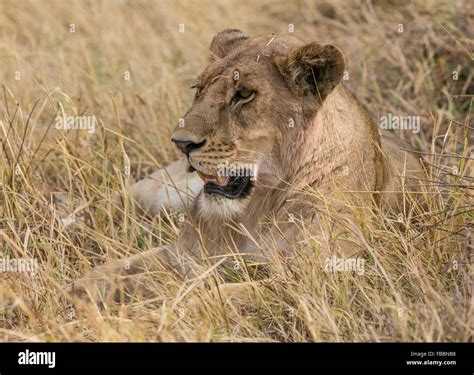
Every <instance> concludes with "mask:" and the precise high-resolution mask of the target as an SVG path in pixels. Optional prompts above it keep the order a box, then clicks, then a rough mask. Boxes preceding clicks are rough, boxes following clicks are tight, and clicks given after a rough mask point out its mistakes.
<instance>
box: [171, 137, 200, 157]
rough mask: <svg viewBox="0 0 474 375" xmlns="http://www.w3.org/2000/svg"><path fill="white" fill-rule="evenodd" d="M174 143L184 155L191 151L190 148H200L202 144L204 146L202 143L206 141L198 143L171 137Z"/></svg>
mask: <svg viewBox="0 0 474 375" xmlns="http://www.w3.org/2000/svg"><path fill="white" fill-rule="evenodd" d="M171 140H172V141H173V142H174V144H175V145H176V146H177V147H178V148H179V149H180V150H181V151H182V152H184V153H185V154H186V155H189V153H190V152H191V151H192V150H196V149H198V148H201V147H202V146H204V143H206V141H205V140H204V141H202V142H200V143H194V142H192V141H182V140H180V139H171Z"/></svg>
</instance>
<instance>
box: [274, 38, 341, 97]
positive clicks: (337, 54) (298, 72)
mask: <svg viewBox="0 0 474 375" xmlns="http://www.w3.org/2000/svg"><path fill="white" fill-rule="evenodd" d="M275 63H276V65H277V67H278V70H279V71H280V73H281V74H282V75H283V76H284V77H285V79H286V81H287V83H288V85H289V86H290V88H292V89H293V90H294V91H295V93H297V94H299V95H308V94H313V95H316V96H319V97H320V98H321V100H324V99H325V98H326V96H328V95H329V94H330V93H331V91H332V90H333V89H334V87H336V86H337V85H338V84H339V82H340V81H341V78H342V76H343V74H344V69H345V66H346V64H345V61H344V54H343V53H342V51H341V50H340V49H339V48H337V47H335V46H333V45H330V44H326V45H323V44H320V43H310V44H307V45H305V46H303V47H298V48H295V49H294V50H292V51H291V52H290V53H289V55H287V56H278V57H276V58H275Z"/></svg>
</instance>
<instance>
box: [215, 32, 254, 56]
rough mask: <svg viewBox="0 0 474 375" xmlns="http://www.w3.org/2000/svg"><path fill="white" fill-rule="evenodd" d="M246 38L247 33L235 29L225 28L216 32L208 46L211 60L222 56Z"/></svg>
mask: <svg viewBox="0 0 474 375" xmlns="http://www.w3.org/2000/svg"><path fill="white" fill-rule="evenodd" d="M248 38H249V37H248V35H246V34H244V33H243V32H242V31H240V30H237V29H227V30H224V31H221V32H220V33H217V34H216V35H215V36H214V38H213V39H212V42H211V46H210V47H209V49H210V59H211V61H213V60H217V59H221V58H223V57H224V56H225V55H227V54H228V53H229V52H230V51H231V50H232V49H234V48H235V47H237V46H238V45H239V44H240V43H242V42H243V41H244V40H246V39H248Z"/></svg>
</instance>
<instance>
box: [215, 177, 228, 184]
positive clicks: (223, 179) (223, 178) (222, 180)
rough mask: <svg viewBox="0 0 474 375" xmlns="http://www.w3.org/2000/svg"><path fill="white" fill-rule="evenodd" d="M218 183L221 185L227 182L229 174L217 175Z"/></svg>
mask: <svg viewBox="0 0 474 375" xmlns="http://www.w3.org/2000/svg"><path fill="white" fill-rule="evenodd" d="M217 183H218V184H219V185H221V186H224V185H226V184H227V176H217Z"/></svg>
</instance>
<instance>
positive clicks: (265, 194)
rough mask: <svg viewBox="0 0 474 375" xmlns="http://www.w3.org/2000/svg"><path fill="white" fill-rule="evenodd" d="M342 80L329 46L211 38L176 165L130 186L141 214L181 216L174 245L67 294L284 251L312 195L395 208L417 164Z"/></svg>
mask: <svg viewBox="0 0 474 375" xmlns="http://www.w3.org/2000/svg"><path fill="white" fill-rule="evenodd" d="M344 71H345V60H344V55H343V53H342V51H341V50H340V49H339V48H337V47H335V46H333V45H328V44H325V45H323V44H320V43H316V42H314V43H310V44H304V43H302V42H301V41H300V40H298V39H297V38H296V37H294V36H288V35H284V36H277V35H270V36H258V37H248V36H247V35H245V34H244V33H242V32H241V31H240V30H235V29H232V30H225V31H222V32H220V33H218V34H217V35H216V36H215V37H214V38H213V40H212V42H211V45H210V59H209V64H208V66H207V67H206V68H205V69H204V71H203V72H202V73H201V74H200V75H199V77H198V79H197V81H196V83H195V85H194V87H195V89H196V95H195V99H194V103H193V105H192V106H191V108H190V109H189V110H188V111H187V112H186V114H185V115H184V117H183V119H181V120H180V122H179V124H178V125H177V126H176V129H175V131H174V133H173V136H172V141H173V142H174V143H175V144H176V146H177V147H178V148H179V149H180V150H181V151H182V152H183V154H184V157H183V158H182V159H180V160H178V161H176V162H174V163H172V164H171V165H169V166H168V167H166V168H165V169H164V170H159V171H157V172H155V173H154V174H152V175H151V176H149V177H148V178H146V179H144V180H142V181H140V182H138V183H136V184H135V185H133V186H132V189H131V193H132V196H133V198H134V199H135V200H136V201H137V202H138V203H139V204H140V206H142V207H143V208H144V209H145V210H146V211H148V212H149V213H151V214H156V213H158V212H159V211H160V210H161V209H162V208H163V207H168V208H178V207H181V206H183V205H184V206H186V207H187V211H186V212H187V214H186V222H185V223H184V226H183V228H182V232H181V234H180V236H179V240H178V243H177V244H175V245H173V246H167V247H163V248H155V249H151V250H149V251H147V252H144V253H141V254H139V255H136V256H134V257H132V258H129V259H126V260H122V261H117V262H114V263H113V264H107V265H105V266H102V267H99V268H96V269H94V270H92V271H91V272H90V273H88V274H87V275H86V276H85V277H84V278H83V279H81V280H80V281H78V282H76V283H73V289H74V288H75V290H78V288H79V290H82V291H83V290H86V289H87V288H88V286H90V285H93V283H91V284H89V282H90V281H91V280H95V279H101V280H103V278H104V277H105V276H113V275H118V274H122V275H123V274H135V273H139V272H141V271H143V270H145V269H150V267H153V264H154V262H156V261H159V262H160V263H164V264H166V265H167V266H168V267H169V268H170V269H173V270H176V271H178V272H180V273H182V274H186V275H188V276H189V275H191V277H192V275H194V274H193V269H192V267H190V266H189V265H190V264H191V263H193V262H196V261H198V262H205V261H206V260H210V259H213V260H214V261H215V259H218V256H219V255H222V254H223V253H225V252H228V251H229V249H233V250H235V251H236V252H239V253H241V254H249V255H251V256H253V257H254V258H255V259H259V260H262V259H263V260H264V259H265V258H266V256H267V255H268V251H270V250H269V247H267V245H268V244H270V243H271V244H272V246H271V248H273V249H277V250H281V251H283V252H285V251H288V249H289V246H288V239H290V240H291V241H295V242H296V241H297V239H298V235H299V231H298V230H297V229H295V228H296V226H295V225H294V223H292V222H291V220H289V216H291V215H292V217H298V218H303V219H312V218H313V217H314V214H315V207H317V204H318V200H320V198H318V196H319V197H321V196H323V197H324V198H325V199H329V200H331V199H334V204H337V197H338V196H339V193H341V192H345V193H347V194H351V195H352V196H353V197H354V199H358V200H360V201H361V202H365V203H366V204H370V203H372V202H375V203H376V204H380V205H382V206H385V207H387V208H388V209H393V210H396V209H397V206H398V203H399V202H400V201H401V198H402V197H401V192H402V190H403V186H402V185H403V183H404V182H403V180H405V181H406V180H407V179H410V178H416V177H419V176H422V167H421V164H420V161H419V160H418V159H417V158H416V157H415V156H414V155H413V154H411V153H407V152H406V151H405V149H407V148H408V146H407V145H404V144H402V142H401V141H400V140H398V139H397V138H396V137H394V136H393V135H391V134H390V133H386V134H385V133H384V134H381V133H379V131H378V128H377V126H376V125H375V124H374V122H372V120H371V119H370V117H369V115H368V113H367V111H366V110H365V108H364V107H363V106H362V105H361V104H360V103H359V102H358V101H357V99H355V98H354V96H353V95H352V94H351V93H350V92H349V90H348V89H347V88H345V87H344V85H343V84H342V83H341V79H342V77H343V74H344ZM308 191H313V192H314V191H316V192H317V193H318V194H311V193H308ZM194 196H195V197H194ZM190 197H192V203H191V204H190V205H187V204H186V202H188V200H189V198H190ZM341 209H343V207H341ZM275 223H276V225H275ZM125 265H127V266H125ZM109 281H110V280H109Z"/></svg>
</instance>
